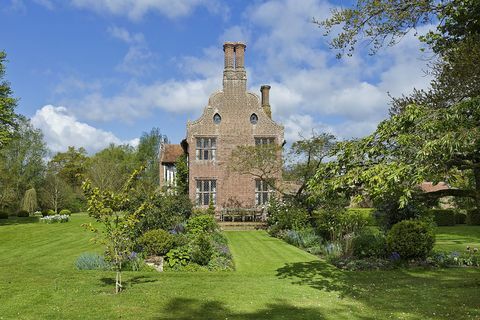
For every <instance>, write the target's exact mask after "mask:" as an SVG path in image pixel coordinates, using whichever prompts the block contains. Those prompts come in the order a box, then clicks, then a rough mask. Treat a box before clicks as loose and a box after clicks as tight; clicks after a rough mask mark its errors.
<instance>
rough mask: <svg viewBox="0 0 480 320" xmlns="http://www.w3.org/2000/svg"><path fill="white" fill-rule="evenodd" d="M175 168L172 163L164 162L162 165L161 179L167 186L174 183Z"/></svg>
mask: <svg viewBox="0 0 480 320" xmlns="http://www.w3.org/2000/svg"><path fill="white" fill-rule="evenodd" d="M176 172H177V170H176V168H175V166H174V165H173V164H164V165H163V179H164V181H165V184H166V185H167V186H174V185H175V175H176Z"/></svg>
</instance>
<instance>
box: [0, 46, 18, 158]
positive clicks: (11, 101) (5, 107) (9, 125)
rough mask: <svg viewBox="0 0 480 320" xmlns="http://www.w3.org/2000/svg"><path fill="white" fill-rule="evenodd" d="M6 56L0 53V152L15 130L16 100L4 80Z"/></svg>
mask: <svg viewBox="0 0 480 320" xmlns="http://www.w3.org/2000/svg"><path fill="white" fill-rule="evenodd" d="M6 58H7V55H6V53H5V52H4V51H0V150H1V149H2V148H3V147H4V146H5V143H7V142H8V141H9V140H10V139H11V137H12V135H13V132H14V130H15V128H16V120H15V119H16V115H15V112H14V110H15V107H16V106H17V100H16V99H15V98H13V97H12V89H11V88H10V84H9V83H8V82H7V81H6V80H4V77H5V61H6Z"/></svg>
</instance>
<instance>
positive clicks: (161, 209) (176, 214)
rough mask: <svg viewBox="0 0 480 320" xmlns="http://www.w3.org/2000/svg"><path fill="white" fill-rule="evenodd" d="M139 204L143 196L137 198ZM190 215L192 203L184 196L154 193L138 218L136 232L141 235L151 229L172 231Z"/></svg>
mask: <svg viewBox="0 0 480 320" xmlns="http://www.w3.org/2000/svg"><path fill="white" fill-rule="evenodd" d="M139 198H140V202H139V203H138V204H140V203H141V202H142V201H144V200H146V199H144V200H142V199H143V198H144V196H141V197H139ZM191 213H192V203H191V201H190V199H189V198H188V195H186V194H177V195H175V194H171V193H155V194H154V197H153V198H152V199H150V200H149V206H148V207H147V208H145V211H144V213H143V215H142V216H141V217H140V218H139V219H140V222H139V224H138V232H137V233H142V232H144V231H147V230H151V229H164V230H172V229H174V228H175V226H177V225H179V224H181V223H184V222H185V221H186V220H187V219H188V218H189V217H190V215H191Z"/></svg>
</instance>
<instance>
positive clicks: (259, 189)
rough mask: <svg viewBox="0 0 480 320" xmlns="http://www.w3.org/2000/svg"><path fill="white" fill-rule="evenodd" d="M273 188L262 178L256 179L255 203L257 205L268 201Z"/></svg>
mask: <svg viewBox="0 0 480 320" xmlns="http://www.w3.org/2000/svg"><path fill="white" fill-rule="evenodd" d="M271 193H272V190H271V189H270V187H269V186H268V184H267V183H266V182H265V181H263V180H260V179H257V180H255V204H256V205H257V206H261V205H264V204H266V203H268V200H269V199H270V194H271Z"/></svg>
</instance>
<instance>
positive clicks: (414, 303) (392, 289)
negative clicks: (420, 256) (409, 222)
mask: <svg viewBox="0 0 480 320" xmlns="http://www.w3.org/2000/svg"><path fill="white" fill-rule="evenodd" d="M277 277H278V278H280V279H289V280H291V281H292V284H296V285H306V286H309V287H311V288H314V289H317V290H322V291H326V292H338V296H339V298H349V299H353V300H357V301H359V302H361V303H363V304H364V305H365V306H366V307H369V308H371V309H372V310H377V311H379V312H384V313H386V314H394V313H398V314H400V313H403V314H410V315H414V316H415V317H418V318H419V319H426V318H428V319H433V318H434V319H450V318H452V317H453V316H454V315H455V316H456V317H457V319H460V318H462V319H480V311H479V309H478V306H479V305H480V297H479V296H478V294H477V293H478V290H480V272H478V269H474V268H472V269H463V268H458V269H397V270H389V271H378V270H377V271H343V270H340V269H337V268H336V267H334V266H332V265H330V264H328V263H327V262H325V261H321V260H320V261H318V260H317V261H309V262H298V263H287V264H286V265H285V266H283V267H281V268H279V269H277ZM439 297H441V301H443V302H442V303H441V304H439V300H438V299H439Z"/></svg>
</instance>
